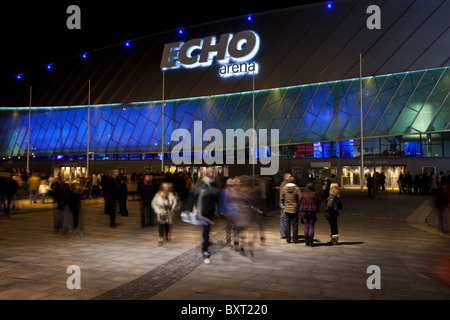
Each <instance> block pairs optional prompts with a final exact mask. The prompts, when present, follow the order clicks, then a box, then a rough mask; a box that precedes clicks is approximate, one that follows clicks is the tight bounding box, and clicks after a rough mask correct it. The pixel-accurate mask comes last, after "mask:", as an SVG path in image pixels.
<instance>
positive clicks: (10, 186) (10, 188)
mask: <svg viewBox="0 0 450 320" xmlns="http://www.w3.org/2000/svg"><path fill="white" fill-rule="evenodd" d="M18 190H19V184H18V183H17V181H16V180H15V179H14V177H13V176H12V174H11V172H6V200H5V201H6V214H7V216H8V218H9V217H10V216H11V203H13V200H14V196H15V195H16V193H17V191H18ZM13 204H14V203H13ZM3 208H5V206H3Z"/></svg>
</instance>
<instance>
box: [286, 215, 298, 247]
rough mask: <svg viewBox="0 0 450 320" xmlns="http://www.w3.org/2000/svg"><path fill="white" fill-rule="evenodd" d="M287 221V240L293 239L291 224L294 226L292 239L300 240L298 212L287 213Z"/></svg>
mask: <svg viewBox="0 0 450 320" xmlns="http://www.w3.org/2000/svg"><path fill="white" fill-rule="evenodd" d="M285 219H286V225H285V226H286V228H285V231H284V233H285V235H286V239H287V240H290V239H291V224H292V238H293V240H294V241H296V240H298V212H295V213H290V212H286V213H285Z"/></svg>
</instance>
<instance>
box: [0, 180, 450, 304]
mask: <svg viewBox="0 0 450 320" xmlns="http://www.w3.org/2000/svg"><path fill="white" fill-rule="evenodd" d="M342 200H343V206H344V210H343V211H342V213H341V216H340V217H339V221H338V224H339V234H340V241H339V244H338V245H337V246H329V245H326V243H327V242H328V241H329V225H328V222H327V220H326V219H325V217H324V213H323V211H321V212H320V213H319V214H318V221H317V224H316V234H315V246H314V247H312V248H311V247H306V246H305V245H304V243H303V241H302V242H301V243H290V244H287V243H286V241H285V240H282V239H280V236H279V210H278V209H276V208H275V209H272V210H270V211H268V212H267V213H266V219H265V223H264V227H265V230H264V236H265V241H264V243H263V244H261V243H260V241H259V237H258V239H257V241H256V242H255V247H254V255H251V254H250V253H249V250H248V249H249V248H248V246H247V247H246V251H245V252H246V254H245V255H242V254H240V253H239V252H236V251H235V250H234V249H233V248H232V247H230V246H229V245H226V241H225V221H224V220H223V219H219V218H218V219H216V221H215V222H216V223H215V225H214V226H213V227H212V231H211V235H212V237H211V242H212V246H211V254H212V256H211V264H210V265H205V264H203V261H202V257H201V254H200V246H199V245H200V242H201V229H200V227H198V226H194V225H190V224H186V223H183V222H181V221H180V220H179V218H178V219H176V220H175V221H174V224H173V225H172V226H171V230H170V242H169V243H165V244H164V245H162V246H159V245H158V235H157V227H147V228H141V227H140V222H139V201H138V200H129V201H128V209H129V212H130V216H128V217H122V216H120V215H118V216H117V219H116V222H117V228H114V229H112V228H110V227H109V220H108V217H107V216H106V215H104V213H103V209H104V207H103V200H102V199H95V200H86V201H85V202H84V203H83V216H84V230H83V233H82V234H81V233H80V232H72V231H71V232H70V233H69V235H68V236H63V235H62V234H54V231H53V211H52V210H53V204H51V203H48V204H39V203H38V204H33V205H30V204H29V202H28V201H26V200H23V201H22V202H21V204H20V206H21V207H20V208H19V210H18V211H17V213H16V214H14V215H12V216H11V218H7V217H5V216H2V217H1V218H0V299H1V300H91V299H93V300H111V299H112V300H304V299H308V300H310V299H311V300H336V299H345V300H448V299H450V283H449V282H450V265H449V260H450V259H449V257H450V238H449V237H448V236H446V235H441V234H439V233H438V232H437V226H436V218H435V214H436V210H435V208H434V198H433V197H425V196H414V195H400V194H398V193H396V192H386V194H384V195H382V196H379V197H375V198H374V199H369V198H368V197H367V194H366V193H361V192H359V191H358V190H351V189H343V190H342ZM302 227H303V225H300V234H303V230H302ZM73 265H75V266H78V267H79V268H80V275H81V277H80V284H81V289H69V288H68V286H67V280H68V278H69V277H70V276H71V273H67V268H68V267H69V266H73ZM369 266H377V267H378V268H379V276H380V277H379V280H380V285H381V288H380V289H376V288H375V289H372V290H370V289H369V288H368V285H367V282H368V278H369V277H371V275H372V272H369V273H368V268H369Z"/></svg>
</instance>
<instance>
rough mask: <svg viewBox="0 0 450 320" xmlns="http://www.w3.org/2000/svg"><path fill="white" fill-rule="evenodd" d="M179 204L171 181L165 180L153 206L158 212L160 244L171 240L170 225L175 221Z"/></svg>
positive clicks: (156, 212) (153, 201)
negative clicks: (174, 217) (174, 214)
mask: <svg viewBox="0 0 450 320" xmlns="http://www.w3.org/2000/svg"><path fill="white" fill-rule="evenodd" d="M177 205H178V201H177V198H176V197H175V196H174V194H173V192H172V188H171V185H170V183H168V182H163V183H162V184H161V188H160V191H158V192H157V193H156V194H155V196H154V197H153V200H152V208H153V210H154V211H155V214H156V221H157V222H158V225H159V230H158V236H159V237H158V241H159V245H162V244H163V242H164V236H165V238H166V242H169V226H170V225H171V224H172V222H173V212H174V210H175V208H176V207H177Z"/></svg>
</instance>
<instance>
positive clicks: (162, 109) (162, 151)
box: [161, 71, 165, 174]
mask: <svg viewBox="0 0 450 320" xmlns="http://www.w3.org/2000/svg"><path fill="white" fill-rule="evenodd" d="M162 76H163V81H162V106H161V124H162V125H161V173H162V174H164V82H165V78H164V71H163V73H162Z"/></svg>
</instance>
